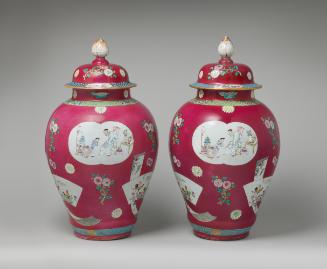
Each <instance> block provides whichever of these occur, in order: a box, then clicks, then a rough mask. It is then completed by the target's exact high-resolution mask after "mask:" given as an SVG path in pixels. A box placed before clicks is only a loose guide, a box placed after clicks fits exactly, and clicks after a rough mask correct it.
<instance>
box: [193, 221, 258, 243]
mask: <svg viewBox="0 0 327 269" xmlns="http://www.w3.org/2000/svg"><path fill="white" fill-rule="evenodd" d="M192 227H193V233H194V235H196V236H197V237H200V238H203V239H207V240H216V241H232V240H240V239H243V238H245V237H247V236H248V235H249V232H250V229H251V227H247V228H243V229H232V230H223V229H216V228H208V227H203V226H200V225H196V224H192Z"/></svg>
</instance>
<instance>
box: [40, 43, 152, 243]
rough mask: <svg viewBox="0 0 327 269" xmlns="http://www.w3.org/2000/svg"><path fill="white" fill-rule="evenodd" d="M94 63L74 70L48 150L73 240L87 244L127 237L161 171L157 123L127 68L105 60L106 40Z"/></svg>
mask: <svg viewBox="0 0 327 269" xmlns="http://www.w3.org/2000/svg"><path fill="white" fill-rule="evenodd" d="M92 53H93V55H94V56H95V59H94V60H93V62H92V63H91V64H86V65H82V66H80V67H78V68H77V69H75V71H74V73H73V80H72V82H69V83H67V84H66V86H67V87H68V88H72V97H71V98H70V99H69V100H67V101H65V102H64V103H63V104H62V105H60V106H59V107H58V108H57V109H56V110H55V112H54V113H53V114H52V116H51V117H50V120H49V123H48V127H47V131H46V138H45V151H46V155H47V158H48V163H49V167H50V170H51V173H52V175H53V177H54V182H55V186H56V187H57V189H58V192H59V194H60V196H61V198H62V200H63V202H64V204H65V206H66V208H67V213H68V216H69V219H70V222H71V224H72V226H73V231H74V234H75V235H76V236H77V237H79V238H83V239H92V240H112V239H119V238H125V237H128V236H129V235H130V234H131V232H132V229H133V227H134V225H135V223H136V220H137V215H138V212H139V210H140V207H141V204H142V202H143V199H144V195H145V193H146V190H147V189H148V187H149V183H150V179H151V175H152V172H153V169H154V167H155V163H156V158H157V149H158V140H157V139H158V136H157V128H156V124H155V121H154V119H153V117H152V115H151V114H150V112H149V111H148V110H147V109H146V108H145V106H144V105H143V104H141V103H140V102H139V101H137V100H135V99H133V98H132V97H131V94H130V88H131V87H134V86H136V85H135V84H134V83H131V82H130V81H129V77H128V73H127V71H126V69H124V68H123V67H121V66H119V65H116V64H113V63H109V62H108V60H107V59H106V58H105V57H106V56H107V54H108V46H107V44H106V42H105V41H104V40H102V39H99V40H98V41H96V42H95V43H94V44H93V46H92Z"/></svg>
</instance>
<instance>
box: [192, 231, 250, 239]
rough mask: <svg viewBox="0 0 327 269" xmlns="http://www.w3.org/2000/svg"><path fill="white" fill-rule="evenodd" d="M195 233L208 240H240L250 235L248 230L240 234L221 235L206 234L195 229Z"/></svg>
mask: <svg viewBox="0 0 327 269" xmlns="http://www.w3.org/2000/svg"><path fill="white" fill-rule="evenodd" d="M193 233H194V235H196V236H197V237H200V238H202V239H206V240H215V241H232V240H240V239H243V238H245V237H247V236H248V235H249V232H246V233H244V234H238V235H227V236H219V235H210V234H205V233H201V232H198V231H193Z"/></svg>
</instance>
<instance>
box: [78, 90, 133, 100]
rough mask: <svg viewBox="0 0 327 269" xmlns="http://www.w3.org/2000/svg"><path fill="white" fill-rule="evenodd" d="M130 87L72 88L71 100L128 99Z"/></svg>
mask: <svg viewBox="0 0 327 269" xmlns="http://www.w3.org/2000/svg"><path fill="white" fill-rule="evenodd" d="M130 98H131V95H130V89H118V90H91V89H90V90H82V89H73V93H72V100H76V101H117V100H125V99H130Z"/></svg>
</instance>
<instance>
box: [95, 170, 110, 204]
mask: <svg viewBox="0 0 327 269" xmlns="http://www.w3.org/2000/svg"><path fill="white" fill-rule="evenodd" d="M92 180H93V182H94V184H95V185H96V188H95V189H96V190H97V191H98V192H99V201H100V204H102V205H104V202H105V201H106V200H110V199H111V198H112V196H111V193H110V192H111V186H112V185H114V183H115V181H114V180H112V179H109V178H108V177H107V176H106V175H102V176H101V175H99V174H92Z"/></svg>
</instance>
